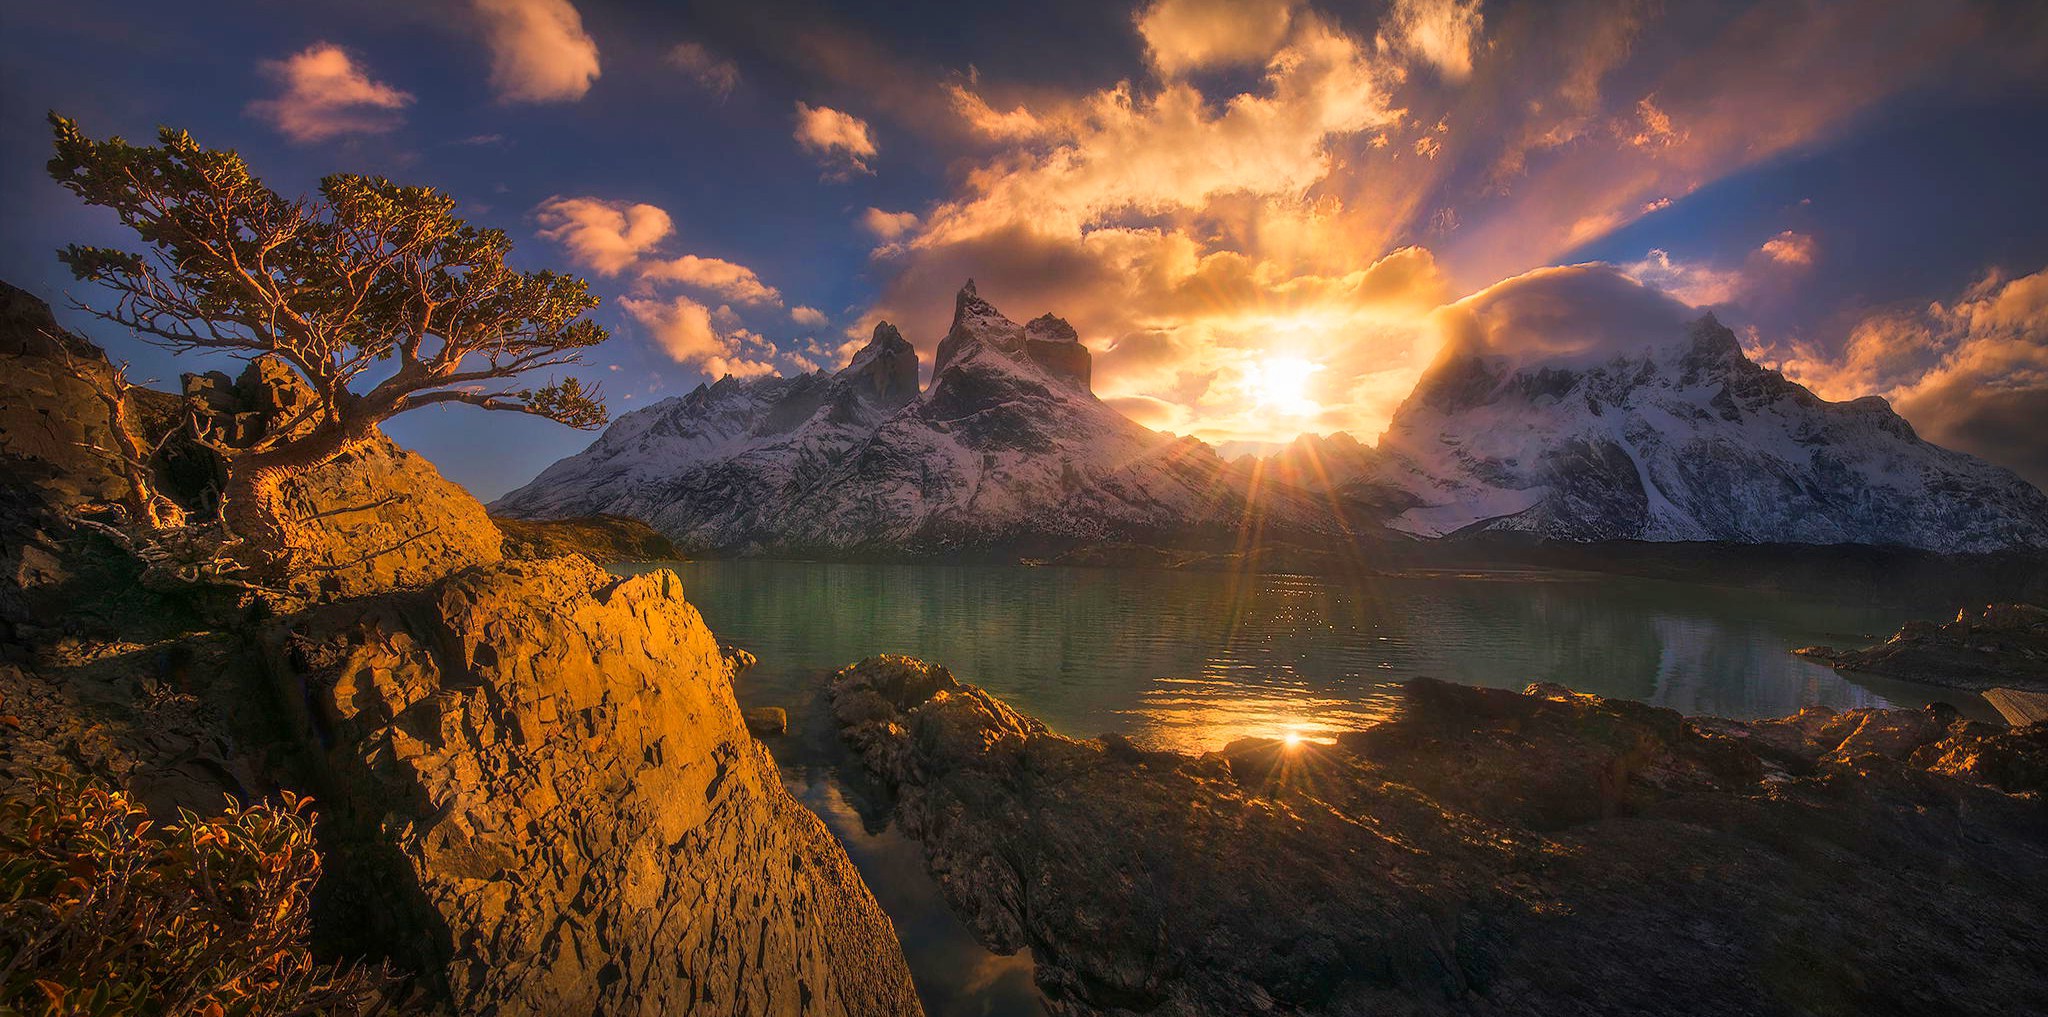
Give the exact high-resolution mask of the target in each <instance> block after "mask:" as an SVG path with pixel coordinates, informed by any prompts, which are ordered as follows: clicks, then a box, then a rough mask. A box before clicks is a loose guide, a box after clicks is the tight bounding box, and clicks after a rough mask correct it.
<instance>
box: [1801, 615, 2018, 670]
mask: <svg viewBox="0 0 2048 1017" xmlns="http://www.w3.org/2000/svg"><path fill="white" fill-rule="evenodd" d="M1793 652H1794V653H1797V654H1800V655H1801V656H1807V657H1813V658H1815V659H1817V660H1822V661H1825V662H1827V663H1828V664H1830V665H1832V666H1833V667H1835V668H1837V669H1839V670H1843V671H1857V672H1862V673H1865V674H1874V675H1881V676H1883V677H1886V678H1893V679H1897V680H1899V681H1908V682H1918V683H1920V684H1922V685H1941V686H1946V687H1948V688H1956V689H1971V690H1977V691H1982V690H1985V689H1993V688H2009V689H2014V690H2016V691H2022V692H2048V609H2044V608H2040V607H2036V606H2034V605H2032V604H1987V605H1985V606H1984V607H1983V608H1981V609H1978V610H1971V609H1968V608H1965V609H1963V610H1961V611H1958V612H1956V617H1955V620H1953V621H1950V622H1946V623H1943V624H1939V625H1937V624H1935V623H1934V622H1930V621H1909V622H1907V623H1906V624H1904V625H1902V626H1900V627H1899V631H1898V632H1896V633H1894V634H1893V635H1892V637H1891V638H1889V639H1887V640H1885V641H1884V642H1882V643H1878V644H1876V645H1873V646H1866V647H1863V648H1861V649H1855V650H1837V649H1834V648H1833V647H1827V646H1808V647H1802V648H1800V649H1798V650H1794V651H1793Z"/></svg>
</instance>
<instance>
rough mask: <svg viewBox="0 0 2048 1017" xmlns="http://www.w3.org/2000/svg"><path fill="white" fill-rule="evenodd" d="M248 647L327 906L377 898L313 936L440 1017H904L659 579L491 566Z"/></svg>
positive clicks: (815, 846)
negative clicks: (313, 787)
mask: <svg viewBox="0 0 2048 1017" xmlns="http://www.w3.org/2000/svg"><path fill="white" fill-rule="evenodd" d="M268 642H269V645H270V646H271V647H272V651H271V661H272V668H273V673H274V674H275V675H276V677H277V679H278V680H279V681H280V682H281V683H282V684H283V685H284V688H285V691H286V694H287V695H293V696H303V697H305V701H307V702H309V703H310V704H311V706H312V708H313V710H314V714H313V716H312V718H311V722H312V725H313V726H314V727H315V728H317V729H318V730H321V731H324V732H327V739H326V744H328V745H330V746H331V747H330V748H329V749H328V750H327V752H326V753H325V757H324V769H325V771H326V773H327V775H328V776H327V778H326V781H327V782H328V783H330V784H331V785H332V786H333V787H334V788H335V789H336V790H335V792H330V793H329V795H328V796H327V798H326V801H325V803H324V804H325V807H326V808H327V809H328V810H329V818H328V822H330V823H332V824H334V827H335V830H336V832H335V838H336V840H337V841H340V842H343V843H350V844H356V845H360V847H357V848H354V849H350V850H348V851H345V852H344V853H345V855H346V856H347V857H348V858H349V859H350V861H349V864H350V865H351V866H352V870H351V874H350V882H352V883H353V885H355V886H358V887H381V888H384V889H383V890H381V891H380V892H379V893H377V894H376V895H374V896H371V897H368V898H366V899H363V900H359V901H356V902H354V906H353V907H347V906H342V905H337V911H336V912H334V913H330V914H328V915H327V921H328V923H329V927H330V928H331V927H334V926H336V925H339V926H341V927H343V928H355V929H358V930H359V932H360V935H361V936H362V937H363V939H364V941H365V942H375V941H379V940H380V939H382V940H388V941H389V942H393V943H400V944H407V945H406V946H405V956H404V957H403V959H404V960H406V961H409V962H410V964H411V966H412V967H413V969H414V970H419V971H423V972H427V973H429V974H430V975H433V976H435V977H434V978H433V980H434V981H436V982H438V985H437V986H436V987H437V989H438V991H439V992H440V993H441V994H443V995H444V996H445V998H446V999H448V1000H449V1001H450V1003H451V1004H452V1005H453V1007H454V1009H455V1010H456V1011H457V1012H461V1013H500V1014H561V1013H607V1014H649V1015H652V1014H673V1013H685V1012H695V1011H700V1010H701V1011H705V1012H714V1013H767V1012H776V1013H791V1014H795V1013H799V1012H804V1013H824V1014H848V1015H857V1014H858V1015H864V1014H915V1013H918V1012H920V1010H919V1005H918V1002H917V998H916V995H915V993H914V992H913V991H912V988H911V983H910V977H909V973H908V970H907V968H906V967H905V965H904V962H903V957H902V953H901V951H900V950H899V948H898V947H897V945H896V941H895V938H894V935H893V931H892V929H891V926H890V924H889V921H888V919H887V917H886V916H885V915H884V914H883V913H882V911H881V909H880V908H879V907H878V906H877V905H876V904H875V902H874V899H873V897H872V896H871V895H869V893H868V891H867V889H866V887H865V886H864V885H862V883H861V881H860V878H859V876H858V875H857V874H856V873H855V871H854V869H853V866H852V864H851V863H850V862H849V861H848V860H847V858H846V855H845V854H844V852H843V851H842V850H841V849H840V847H839V845H838V843H837V842H836V841H835V840H834V839H833V838H832V836H831V834H830V833H829V832H828V831H827V830H826V829H825V827H824V824H823V823H821V822H820V821H819V820H818V819H817V817H815V816H813V815H811V814H810V813H809V812H808V811H806V810H804V809H803V808H802V807H801V806H800V805H798V804H797V803H796V802H795V801H794V800H793V799H791V798H790V797H789V794H788V793H787V792H786V791H785V790H784V789H783V787H782V784H781V781H780V779H779V776H778V774H777V771H776V768H775V764H774V761H773V760H772V759H771V758H770V757H769V755H768V753H767V751H766V750H765V749H764V748H762V747H761V746H759V745H758V744H756V743H755V742H754V741H753V740H752V739H751V738H749V737H748V736H747V731H746V727H745V726H744V724H743V722H742V718H741V714H740V711H739V708H738V705H737V704H736V703H735V701H734V700H733V697H732V691H731V687H730V684H729V680H728V678H727V670H726V665H725V662H724V658H723V657H722V656H721V654H720V652H719V648H718V645H717V643H716V641H715V640H714V639H713V638H712V636H711V633H710V632H709V631H708V630H707V629H705V627H704V624H703V622H702V621H701V620H700V619H699V618H698V615H697V612H696V611H695V610H694V609H693V608H691V607H690V606H689V604H687V603H686V602H685V601H684V600H683V598H682V595H681V584H680V582H679V581H678V580H677V579H676V577H675V576H674V574H673V573H669V572H666V571H661V572H654V573H649V574H646V575H642V576H639V577H635V578H632V579H625V580H620V579H616V578H614V577H612V576H610V575H608V574H606V573H605V572H603V571H602V570H600V569H598V568H597V567H595V566H593V565H591V564H590V563H589V562H587V561H585V560H583V559H580V558H563V559H556V560H553V561H547V562H510V563H504V564H501V565H497V566H494V567H490V568H483V569H477V570H472V571H470V572H466V573H463V574H461V575H457V576H455V577H453V578H451V579H448V580H446V581H444V582H442V583H440V584H438V585H436V586H435V587H433V588H431V589H428V590H423V591H420V592H418V593H415V594H401V595H392V596H387V597H382V598H376V599H374V600H370V601H361V602H355V603H347V604H339V605H335V606H333V607H329V608H323V609H321V610H319V611H316V612H312V613H310V614H308V615H306V616H303V617H301V618H298V619H293V620H289V621H281V622H279V623H277V625H276V626H275V627H274V628H273V629H272V630H271V632H270V635H269V638H268ZM422 935H424V936H425V937H426V939H425V941H421V937H422Z"/></svg>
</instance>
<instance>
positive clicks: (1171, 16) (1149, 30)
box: [1134, 0, 1295, 77]
mask: <svg viewBox="0 0 2048 1017" xmlns="http://www.w3.org/2000/svg"><path fill="white" fill-rule="evenodd" d="M1294 6H1295V4H1294V0H1157V2H1155V3H1153V4H1152V5H1151V6H1149V7H1146V8H1144V9H1143V10H1141V11H1139V12H1138V14H1137V16H1136V18H1135V19H1134V20H1135V21H1136V23H1137V27H1138V35H1139V37H1140V38H1142V39H1144V40H1145V56H1146V59H1147V60H1149V61H1151V63H1152V67H1153V69H1154V70H1157V71H1158V72H1159V74H1160V75H1161V76H1162V77H1174V76H1177V75H1180V74H1183V73H1186V72H1188V71H1192V70H1200V69H1202V68H1205V67H1224V66H1230V65H1234V64H1247V63H1263V62H1264V61H1265V60H1266V58H1267V57H1270V56H1272V55H1273V51H1274V50H1276V49H1278V48H1279V46H1280V41H1281V39H1282V38H1284V37H1285V36H1286V34H1287V26H1288V24H1289V23H1290V22H1291V21H1292V20H1293V18H1294Z"/></svg>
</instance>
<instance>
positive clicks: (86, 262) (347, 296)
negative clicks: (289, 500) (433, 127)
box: [49, 113, 607, 560]
mask: <svg viewBox="0 0 2048 1017" xmlns="http://www.w3.org/2000/svg"><path fill="white" fill-rule="evenodd" d="M50 124H51V126H52V127H53V128H54V130H55V135H56V156H55V157H54V158H52V159H51V160H50V163H49V169H50V175H51V176H53V177H55V178H56V180H57V181H58V182H59V183H61V184H63V185H64V186H65V187H66V188H69V189H70V190H71V191H72V193H74V194H77V195H78V196H79V197H80V198H81V199H83V200H84V201H85V202H86V203H87V204H89V205H100V206H104V207H106V208H110V209H113V210H114V212H115V214H117V215H118V216H119V217H120V220H121V222H122V223H123V224H124V225H126V226H128V227H129V228H131V229H133V230H134V231H135V232H136V234H137V236H139V237H140V238H141V240H142V242H143V244H144V245H146V248H145V251H144V253H135V252H131V251H123V250H115V249H109V248H103V247H85V246H79V245H73V246H70V247H67V248H65V249H64V250H63V251H61V252H59V254H58V257H59V258H61V259H62V260H63V261H64V263H65V264H66V265H69V266H70V267H71V270H72V272H73V274H75V275H76V276H77V277H78V278H79V279H82V280H89V281H91V282H95V283H99V284H101V285H103V286H106V287H108V288H109V289H111V290H113V291H114V292H115V293H116V294H118V299H116V301H115V302H114V303H113V304H112V305H111V306H107V307H92V306H86V305H81V307H82V308H83V309H84V310H86V311H87V312H89V313H91V314H94V315H96V316H98V317H101V318H104V319H106V320H108V321H111V322H114V323H116V324H119V325H123V326H126V327H128V328H130V329H132V330H134V331H135V332H136V333H137V334H138V335H140V336H141V337H143V338H144V339H146V340H148V341H151V342H153V343H155V344H157V345H159V346H162V347H165V348H168V349H170V350H172V351H175V352H188V351H205V350H211V351H218V352H224V353H227V354H230V355H236V356H240V357H242V358H244V359H252V358H255V357H261V356H274V357H277V358H279V359H281V360H282V361H283V362H284V363H286V364H288V365H290V367H291V369H292V370H293V371H295V372H296V373H297V374H298V375H299V376H300V377H301V378H303V379H304V380H305V382H306V384H307V385H308V387H309V388H310V389H311V392H312V398H311V399H309V400H307V401H306V402H305V403H304V405H302V406H301V407H299V408H298V409H297V411H296V412H295V413H294V414H293V415H292V416H291V417H290V419H288V420H285V421H282V422H280V424H279V425H278V426H275V427H272V428H270V429H269V430H268V431H267V432H266V433H264V434H263V435H261V436H258V437H257V438H255V439H254V440H253V441H248V442H244V443H241V444H239V445H227V444H223V443H219V442H214V443H212V444H213V445H214V448H215V451H217V452H218V453H219V454H220V456H221V457H222V459H223V460H224V461H225V465H226V473H227V483H226V485H225V488H224V490H223V492H222V495H223V505H222V509H221V513H222V519H223V521H224V522H226V523H227V525H228V527H229V529H231V530H233V531H234V532H235V533H236V534H237V535H238V536H240V537H242V538H243V539H245V540H248V541H250V542H251V543H252V544H253V545H254V546H256V547H258V548H260V549H263V551H264V553H265V554H266V555H268V556H272V557H273V560H274V558H275V556H284V557H286V558H287V559H288V557H289V554H290V549H291V545H292V541H291V529H292V526H291V524H292V520H291V519H290V518H288V516H287V513H286V511H285V509H284V507H283V503H282V497H281V493H282V492H281V485H282V484H284V483H285V482H286V481H287V480H289V479H291V478H292V477H295V476H298V475H301V474H304V473H306V472H308V471H310V470H313V469H315V468H317V467H319V466H321V465H323V464H325V463H328V462H331V461H333V460H334V459H335V458H337V457H339V456H341V455H343V454H344V453H347V452H349V451H351V450H353V449H355V448H358V447H360V446H361V445H363V444H364V443H366V442H368V441H371V440H372V439H374V438H375V436H376V434H377V424H378V423H379V422H380V421H383V420H386V419H388V418H390V417H393V416H395V415H397V414H400V413H404V412H405V411H407V410H411V409H417V408H419V407H422V406H435V405H441V404H447V403H466V404H469V405H471V406H480V407H483V408H484V409H487V410H508V411H513V412H519V413H530V414H535V415H537V416H542V417H546V418H548V419H550V420H555V421H559V422H561V423H564V424H567V425H569V426H571V427H576V428H583V429H589V428H595V427H599V426H602V425H603V424H604V422H605V409H604V404H603V402H602V401H601V400H600V398H599V396H598V393H597V391H596V390H595V389H594V388H591V389H586V388H585V387H583V386H582V385H581V384H580V383H579V382H578V381H577V380H576V379H575V378H574V377H573V376H572V377H566V378H563V379H562V380H560V381H557V382H553V383H551V384H547V385H545V386H542V387H538V388H533V387H521V386H519V385H518V383H517V381H516V380H515V379H517V378H519V377H521V376H524V375H527V374H529V373H530V372H534V371H539V370H542V369H545V368H550V367H561V366H565V365H570V364H575V363H578V362H580V353H579V351H581V350H582V349H584V348H587V347H590V346H595V345H597V344H598V343H600V342H603V341H604V340H605V339H606V338H607V335H606V333H605V330H604V329H603V328H601V327H599V326H598V325H597V324H596V323H594V322H592V321H590V320H588V319H587V318H584V317H583V315H584V313H585V312H586V311H589V310H590V309H591V308H593V307H595V306H596V305H597V298H595V297H593V296H591V295H590V290H589V286H588V284H587V283H585V282H584V281H583V280H582V279H579V278H576V277H574V276H570V275H564V274H560V273H556V272H548V271H540V272H525V271H519V270H516V269H513V268H510V267H507V266H506V264H505V256H506V254H507V253H508V252H510V250H511V247H512V245H511V242H510V241H509V240H508V239H507V238H506V236H505V234H504V232H503V231H501V230H495V229H480V228H478V227H475V226H471V225H469V224H468V223H466V222H464V221H463V220H461V219H459V218H457V217H456V216H455V215H454V209H455V201H454V199H453V198H451V197H449V196H448V195H446V194H443V193H441V192H439V191H436V190H434V189H433V188H429V187H402V186H399V185H397V184H393V183H392V182H390V181H388V180H385V179H382V178H380V177H365V176H358V175H354V174H336V175H333V176H329V177H326V178H324V179H323V180H321V181H320V198H319V199H318V200H314V199H310V198H298V199H287V198H284V197H282V196H281V195H279V194H278V193H277V192H275V191H273V190H271V189H270V188H268V187H266V186H264V185H263V183H262V182H261V181H259V180H257V179H256V177H255V176H253V175H252V174H251V173H250V172H249V166H248V163H247V162H245V161H243V159H242V157H241V156H239V155H237V154H236V153H235V152H233V151H218V150H214V149H209V148H205V147H203V146H201V145H200V144H199V143H198V142H196V141H194V140H193V139H192V136H191V135H189V134H187V133H185V132H183V131H174V130H171V129H169V128H164V129H162V130H161V131H159V134H158V144H156V145H150V146H143V145H132V144H129V143H128V142H126V141H123V140H121V139H120V138H118V137H114V138H109V139H107V140H105V141H94V140H92V139H90V138H87V137H86V136H85V135H84V134H83V133H81V132H80V131H79V129H78V125H77V124H76V123H75V122H73V121H71V120H69V119H66V118H64V117H60V116H57V115H56V114H54V113H53V114H51V115H50ZM201 437H202V438H203V437H204V436H201Z"/></svg>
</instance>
